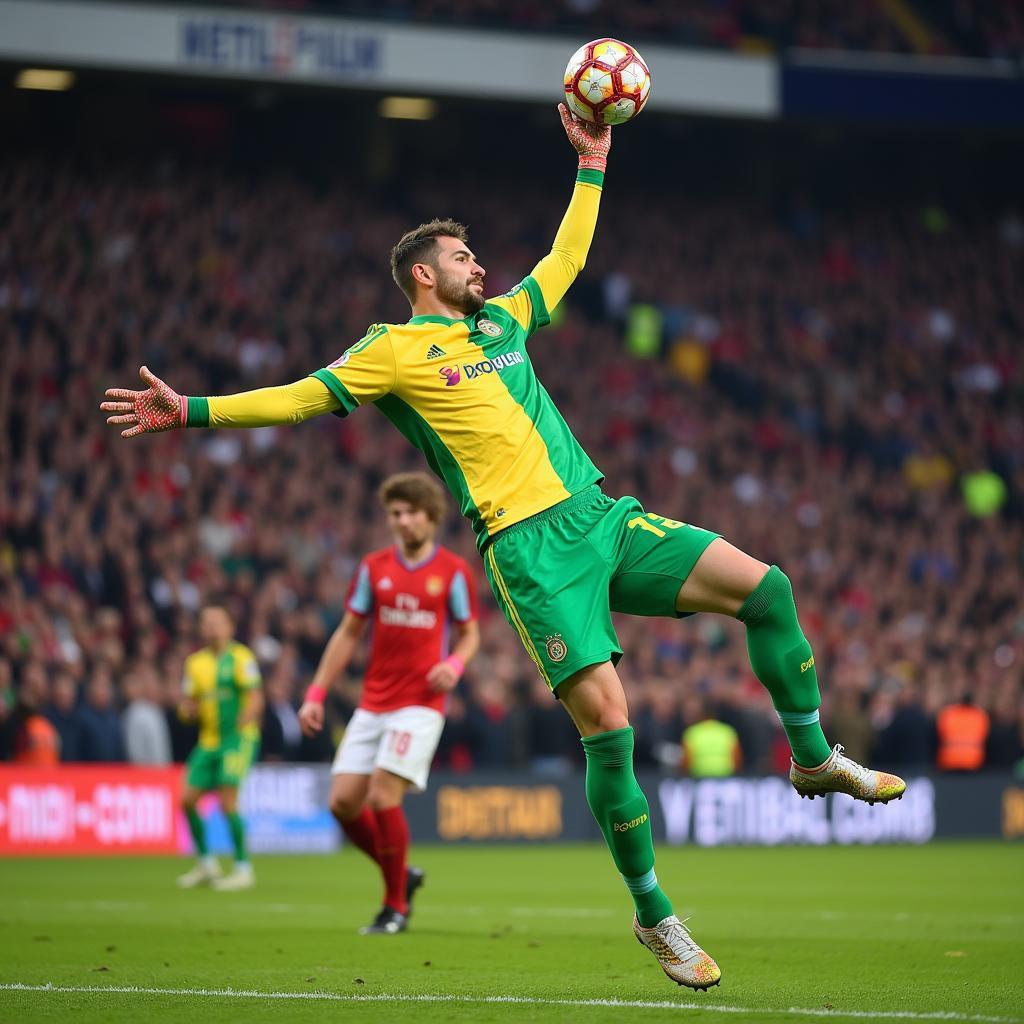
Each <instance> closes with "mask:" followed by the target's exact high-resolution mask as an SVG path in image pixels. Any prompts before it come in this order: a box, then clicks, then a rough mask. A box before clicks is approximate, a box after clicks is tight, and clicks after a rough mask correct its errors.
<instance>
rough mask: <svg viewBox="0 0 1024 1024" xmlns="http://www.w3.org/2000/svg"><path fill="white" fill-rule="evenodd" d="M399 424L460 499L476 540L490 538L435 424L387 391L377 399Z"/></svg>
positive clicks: (384, 411) (456, 463)
mask: <svg viewBox="0 0 1024 1024" xmlns="http://www.w3.org/2000/svg"><path fill="white" fill-rule="evenodd" d="M374 405H376V406H377V408H378V409H380V411H381V412H382V413H384V415H385V416H387V418H388V419H389V420H391V422H392V423H393V424H394V425H395V426H396V427H397V428H398V430H399V431H400V432H401V434H402V435H403V436H404V437H405V438H406V439H407V440H408V441H410V442H411V443H412V444H413V445H415V446H416V447H417V448H419V450H420V451H421V452H423V454H424V455H425V456H426V459H427V465H429V466H430V468H431V469H432V470H433V471H434V472H435V473H436V474H437V475H438V476H439V477H440V478H441V479H442V480H443V481H444V482H445V484H447V486H448V489H449V490H450V491H451V492H452V494H453V495H454V496H455V500H456V501H457V502H458V503H459V510H460V511H461V512H462V514H463V515H464V516H465V517H466V518H467V519H469V521H470V523H471V524H472V527H473V532H474V533H475V534H476V537H477V544H478V545H482V544H483V542H484V541H485V540H486V539H487V527H486V526H485V525H484V522H483V520H482V519H481V518H480V511H479V509H478V508H477V507H476V505H475V504H474V502H473V498H472V496H471V495H470V493H469V485H468V484H467V483H466V477H465V475H464V474H463V472H462V468H461V467H460V466H459V463H458V462H457V461H456V459H455V456H454V455H452V453H451V452H450V451H449V450H448V448H447V447H446V446H445V444H444V442H443V441H442V440H441V438H440V437H438V436H437V434H436V432H435V431H434V429H433V427H431V426H430V424H429V423H428V422H427V421H426V420H425V419H424V418H423V417H422V416H421V415H420V414H419V413H418V412H417V411H416V410H415V409H414V408H413V407H412V406H411V405H409V404H408V403H406V402H403V401H402V399H401V398H399V397H398V396H397V395H384V397H383V398H379V399H377V401H376V402H375V403H374Z"/></svg>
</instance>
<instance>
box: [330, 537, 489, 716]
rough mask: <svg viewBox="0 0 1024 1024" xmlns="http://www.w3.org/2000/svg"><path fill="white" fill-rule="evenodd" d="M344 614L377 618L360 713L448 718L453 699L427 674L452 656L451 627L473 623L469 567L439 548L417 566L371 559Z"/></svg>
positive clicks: (386, 557) (397, 557)
mask: <svg viewBox="0 0 1024 1024" xmlns="http://www.w3.org/2000/svg"><path fill="white" fill-rule="evenodd" d="M346 606H347V607H348V610H349V611H350V612H352V613H353V614H354V615H359V616H361V617H363V618H370V617H371V616H372V617H373V640H372V646H371V649H370V663H369V664H368V665H367V667H366V678H365V679H364V681H363V697H362V700H361V701H360V702H359V706H360V707H362V708H365V709H366V710H367V711H374V712H381V711H395V710H397V709H398V708H405V707H410V706H416V707H425V708H433V709H434V710H435V711H440V712H442V713H443V712H444V707H445V700H446V698H447V696H448V695H447V694H446V693H435V692H434V691H433V690H431V689H430V686H429V685H428V683H427V673H428V672H429V671H430V670H431V669H432V668H433V667H434V666H435V665H436V664H437V663H438V662H439V661H443V660H444V659H445V658H446V657H447V656H448V654H449V633H450V632H451V630H450V624H451V623H452V622H469V621H471V620H473V619H475V618H476V586H475V584H474V582H473V574H472V573H471V572H470V571H469V566H468V565H466V562H465V560H464V559H462V558H459V556H458V555H456V554H453V553H452V552H451V551H448V550H447V549H446V548H443V547H441V546H440V545H437V546H436V547H435V548H434V551H433V553H432V554H430V555H428V556H427V557H426V558H425V559H424V560H423V561H422V562H419V563H418V564H416V565H410V564H409V563H407V562H406V561H405V559H404V558H403V557H402V553H401V551H400V550H399V549H398V548H397V547H390V548H384V549H383V550H381V551H374V552H372V553H371V554H369V555H367V556H366V557H365V558H364V559H363V560H362V562H360V563H359V568H358V570H357V571H356V574H355V577H354V578H353V580H352V583H351V585H350V586H349V590H348V598H347V599H346Z"/></svg>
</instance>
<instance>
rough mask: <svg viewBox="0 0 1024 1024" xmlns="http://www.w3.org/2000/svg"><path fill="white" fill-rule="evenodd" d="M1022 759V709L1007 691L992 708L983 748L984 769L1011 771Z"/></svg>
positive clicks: (1023, 751) (1016, 698)
mask: <svg viewBox="0 0 1024 1024" xmlns="http://www.w3.org/2000/svg"><path fill="white" fill-rule="evenodd" d="M1021 758H1024V708H1022V704H1021V701H1020V698H1019V697H1018V696H1017V695H1016V694H1015V693H1013V691H1008V692H1007V693H1005V694H1004V695H1003V696H1002V697H1000V698H999V700H998V701H997V702H996V704H995V706H994V707H993V708H992V721H991V728H990V729H989V734H988V740H987V743H986V746H985V767H986V768H1001V769H1012V768H1013V767H1014V766H1015V765H1016V764H1017V762H1018V761H1020V760H1021Z"/></svg>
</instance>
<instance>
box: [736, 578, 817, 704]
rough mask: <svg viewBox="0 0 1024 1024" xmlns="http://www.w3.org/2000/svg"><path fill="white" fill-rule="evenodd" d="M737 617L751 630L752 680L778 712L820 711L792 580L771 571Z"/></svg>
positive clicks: (811, 659) (748, 635)
mask: <svg viewBox="0 0 1024 1024" xmlns="http://www.w3.org/2000/svg"><path fill="white" fill-rule="evenodd" d="M736 617H737V618H738V619H739V620H740V622H742V623H743V624H744V625H745V626H746V627H747V651H748V653H749V655H750V665H751V668H753V670H754V674H755V675H756V676H757V678H758V679H759V680H760V681H761V682H762V683H763V684H764V686H765V687H766V688H767V690H768V692H769V693H770V694H771V696H772V702H773V703H774V704H775V708H776V710H778V711H783V712H805V713H810V712H813V711H817V709H818V708H819V707H820V705H821V693H820V692H819V690H818V674H817V671H816V670H815V667H814V653H813V652H812V651H811V645H810V644H809V643H808V642H807V637H805V636H804V633H803V630H802V629H801V628H800V620H799V618H798V617H797V612H796V602H795V601H794V600H793V585H792V584H791V583H790V581H789V577H788V576H787V575H786V574H785V573H784V572H783V571H782V570H781V569H780V568H779V567H778V566H777V565H773V566H772V567H771V568H770V569H769V570H768V572H766V573H765V574H764V576H763V577H762V579H761V582H760V583H758V585H757V586H756V587H755V588H754V590H753V592H752V593H751V594H750V596H749V597H748V598H747V599H746V601H744V602H743V606H742V607H741V608H740V610H739V611H738V612H737V614H736Z"/></svg>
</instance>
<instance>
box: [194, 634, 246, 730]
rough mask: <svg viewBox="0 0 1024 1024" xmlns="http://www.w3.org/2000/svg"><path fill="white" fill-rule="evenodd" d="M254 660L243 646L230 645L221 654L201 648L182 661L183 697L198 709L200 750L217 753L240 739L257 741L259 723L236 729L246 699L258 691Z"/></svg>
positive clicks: (237, 644)
mask: <svg viewBox="0 0 1024 1024" xmlns="http://www.w3.org/2000/svg"><path fill="white" fill-rule="evenodd" d="M260 683H261V680H260V668H259V665H258V664H257V662H256V656H255V655H254V654H253V653H252V651H250V650H249V648H248V647H246V646H245V644H240V643H235V642H234V641H232V642H231V643H230V644H228V646H227V648H226V649H225V650H224V653H223V654H220V655H218V654H217V653H216V652H215V651H214V650H212V649H211V648H209V647H204V648H203V649H202V650H201V651H196V652H195V654H190V655H189V656H188V658H186V659H185V680H184V685H183V690H184V694H185V696H186V697H190V698H191V699H192V700H194V701H195V702H196V704H197V705H198V707H199V746H200V747H201V748H203V749H204V750H216V749H218V748H220V747H223V746H224V745H225V744H227V743H230V742H231V741H233V740H235V739H238V738H239V737H242V738H243V739H251V740H258V739H259V738H260V727H259V723H258V722H250V723H249V724H248V725H245V726H243V727H242V728H241V729H239V728H238V715H239V713H240V712H241V710H242V704H243V701H244V700H245V698H246V695H247V694H249V693H250V692H252V691H253V690H258V689H259V688H260Z"/></svg>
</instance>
